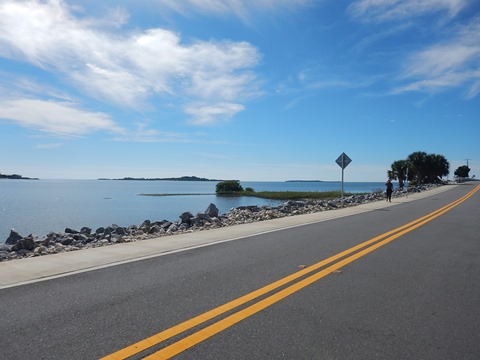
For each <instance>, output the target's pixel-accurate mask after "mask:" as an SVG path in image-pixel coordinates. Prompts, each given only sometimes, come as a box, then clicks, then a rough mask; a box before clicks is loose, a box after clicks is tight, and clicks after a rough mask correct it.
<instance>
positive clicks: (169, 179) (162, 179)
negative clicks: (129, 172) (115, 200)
mask: <svg viewBox="0 0 480 360" xmlns="http://www.w3.org/2000/svg"><path fill="white" fill-rule="evenodd" d="M97 180H103V181H105V180H110V181H114V180H128V181H223V180H218V179H207V178H201V177H197V176H181V177H169V178H144V177H142V178H134V177H124V178H121V179H108V178H99V179H97ZM190 195H194V194H190Z"/></svg>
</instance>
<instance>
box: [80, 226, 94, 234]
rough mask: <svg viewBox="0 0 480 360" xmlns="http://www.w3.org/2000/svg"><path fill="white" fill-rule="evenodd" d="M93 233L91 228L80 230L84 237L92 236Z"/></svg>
mask: <svg viewBox="0 0 480 360" xmlns="http://www.w3.org/2000/svg"><path fill="white" fill-rule="evenodd" d="M91 233H92V229H90V228H89V227H86V226H84V227H82V228H81V229H80V234H84V235H90V234H91Z"/></svg>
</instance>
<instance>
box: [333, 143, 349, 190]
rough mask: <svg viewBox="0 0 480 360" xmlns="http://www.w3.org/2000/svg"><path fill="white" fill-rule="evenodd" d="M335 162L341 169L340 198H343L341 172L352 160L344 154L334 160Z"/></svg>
mask: <svg viewBox="0 0 480 360" xmlns="http://www.w3.org/2000/svg"><path fill="white" fill-rule="evenodd" d="M335 162H336V163H337V164H338V166H340V167H341V168H342V196H343V170H345V168H346V167H347V166H348V164H350V163H351V162H352V159H350V158H349V157H348V156H347V154H345V153H344V152H343V153H342V154H341V155H340V156H339V157H338V158H337V160H335Z"/></svg>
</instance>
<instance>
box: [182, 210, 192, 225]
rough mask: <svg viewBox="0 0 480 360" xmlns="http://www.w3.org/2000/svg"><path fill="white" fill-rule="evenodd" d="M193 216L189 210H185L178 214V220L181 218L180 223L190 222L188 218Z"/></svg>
mask: <svg viewBox="0 0 480 360" xmlns="http://www.w3.org/2000/svg"><path fill="white" fill-rule="evenodd" d="M191 218H193V214H192V213H191V212H190V211H185V212H184V213H182V215H180V220H182V223H187V224H188V223H190V219H191Z"/></svg>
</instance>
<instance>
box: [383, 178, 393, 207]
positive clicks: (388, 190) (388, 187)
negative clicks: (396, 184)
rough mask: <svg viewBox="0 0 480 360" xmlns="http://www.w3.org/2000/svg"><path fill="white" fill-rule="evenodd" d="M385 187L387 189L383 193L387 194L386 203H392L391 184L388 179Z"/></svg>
mask: <svg viewBox="0 0 480 360" xmlns="http://www.w3.org/2000/svg"><path fill="white" fill-rule="evenodd" d="M385 186H386V187H387V191H386V192H385V193H386V194H387V201H388V202H392V193H393V184H392V182H391V181H390V179H388V180H387V182H386V184H385Z"/></svg>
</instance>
